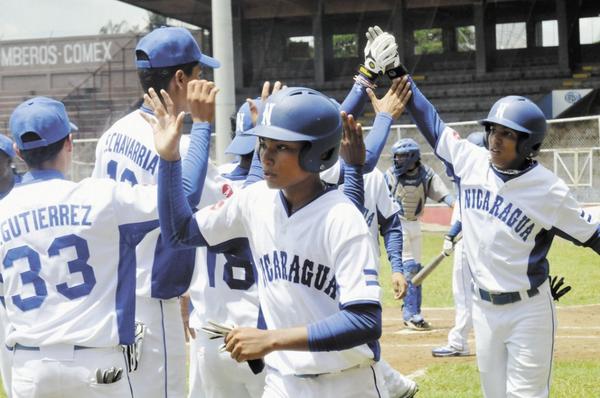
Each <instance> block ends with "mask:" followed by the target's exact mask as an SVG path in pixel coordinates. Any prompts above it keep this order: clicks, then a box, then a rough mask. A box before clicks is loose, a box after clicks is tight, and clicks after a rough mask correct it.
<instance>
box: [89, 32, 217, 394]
mask: <svg viewBox="0 0 600 398" xmlns="http://www.w3.org/2000/svg"><path fill="white" fill-rule="evenodd" d="M135 55H136V65H137V68H138V76H139V78H140V83H141V85H142V88H143V89H144V91H148V90H149V88H150V87H153V88H154V89H155V90H156V93H157V94H158V95H161V94H160V93H161V90H164V91H166V92H167V93H169V96H170V98H171V99H172V102H173V106H174V108H175V112H176V113H179V112H181V111H184V112H191V113H192V118H193V119H194V122H199V121H200V119H198V116H202V112H203V111H202V109H200V108H202V104H201V103H196V105H197V108H198V109H194V107H193V106H192V105H191V104H193V103H192V102H189V101H188V100H187V97H190V96H192V95H195V94H198V93H199V92H205V94H206V95H205V97H207V96H208V92H209V91H211V90H213V91H214V90H215V88H214V84H213V83H210V82H206V81H199V78H200V76H201V73H202V72H201V71H202V68H203V67H209V68H215V67H218V66H219V62H218V61H217V60H215V59H213V58H211V57H208V56H206V55H205V54H202V52H201V50H200V47H199V46H198V43H197V42H196V40H195V39H194V38H193V36H192V35H191V34H190V33H189V31H187V30H186V29H184V28H171V27H163V28H158V29H155V30H154V31H152V32H150V33H149V34H147V35H146V36H144V37H143V38H142V39H141V40H140V41H139V43H138V44H137V47H136V54H135ZM190 83H191V84H192V86H193V87H194V88H193V89H192V91H193V92H190V89H188V85H189V84H190ZM142 114H148V115H150V114H152V111H151V110H150V108H149V107H148V105H147V104H146V103H144V104H143V105H142V106H141V108H140V109H138V110H135V111H133V112H131V113H130V114H128V115H126V116H125V117H123V118H121V119H120V120H118V121H117V122H116V123H115V124H114V125H113V126H111V127H110V128H109V129H108V130H107V131H106V132H105V133H104V134H103V135H102V136H101V137H100V139H99V141H98V144H97V147H96V164H95V167H94V171H93V176H94V177H98V178H100V177H109V178H112V179H116V180H118V181H127V182H130V183H131V184H133V185H135V184H138V183H139V184H155V183H156V176H157V172H158V160H159V156H158V154H157V153H156V151H155V150H154V143H153V139H152V135H153V134H152V127H151V126H150V125H149V124H148V122H147V121H146V120H145V119H144V118H143V117H142ZM207 117H210V116H207V115H203V116H202V120H205V121H206V120H210V119H208V118H207ZM186 138H187V137H186ZM188 142H189V141H188V140H182V152H183V153H186V152H187V151H186V148H187V146H188ZM207 174H208V175H207V179H208V181H207V182H206V183H205V184H204V186H205V187H207V188H209V191H210V192H219V191H221V189H220V186H219V185H220V184H221V183H222V181H221V179H220V177H219V175H218V171H217V170H216V168H215V167H214V166H212V165H211V166H210V167H209V169H208V173H207ZM212 188H214V190H213V189H212ZM223 188H224V189H223V190H222V192H223V193H224V194H228V193H229V189H228V188H225V185H224V184H223ZM195 195H197V197H198V198H199V197H200V192H199V191H198V192H196V193H195V194H194V195H193V196H195ZM223 197H224V196H223V194H221V195H217V196H215V197H212V198H210V197H207V195H205V194H202V200H203V201H205V203H213V202H216V201H218V200H219V199H221V198H223ZM194 202H195V203H197V202H198V200H195V201H192V203H194ZM145 232H147V233H146V235H145V236H144V237H143V239H142V240H141V242H140V244H139V246H138V249H137V252H136V261H137V265H138V272H137V286H136V297H137V298H136V320H137V321H139V322H141V323H143V324H144V326H145V334H144V337H143V344H142V353H141V359H140V364H139V367H138V369H137V370H136V371H135V372H132V374H131V379H132V384H133V386H134V392H135V394H136V395H138V396H144V397H166V396H167V395H168V396H169V397H183V396H185V385H186V383H185V375H186V367H185V361H186V354H185V337H184V330H183V327H182V318H181V313H180V308H179V303H178V299H177V297H178V296H180V295H182V294H183V293H184V292H185V291H186V290H187V289H188V287H189V283H190V281H191V278H192V274H193V269H194V260H195V251H194V250H183V251H177V252H173V251H172V250H168V249H167V248H166V247H164V245H163V243H162V240H161V239H160V237H159V234H160V231H159V229H158V228H154V229H150V230H148V231H145ZM163 262H167V263H171V262H173V263H178V264H179V268H178V269H179V271H178V272H177V273H161V272H160V270H161V269H164V268H163V267H161V263H163Z"/></svg>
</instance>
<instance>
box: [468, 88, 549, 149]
mask: <svg viewBox="0 0 600 398" xmlns="http://www.w3.org/2000/svg"><path fill="white" fill-rule="evenodd" d="M479 123H481V124H483V125H484V126H486V132H487V133H486V135H485V144H486V145H485V146H486V147H488V137H489V125H490V124H492V123H495V124H499V125H502V126H504V127H508V128H510V129H513V130H515V131H518V132H520V133H522V134H521V136H520V137H519V141H518V142H517V157H518V158H519V159H521V160H524V159H526V158H532V157H535V156H537V155H538V154H539V153H540V149H541V147H542V142H543V141H544V137H546V117H545V116H544V113H543V112H542V110H541V109H540V108H539V107H538V106H537V105H536V104H534V103H533V102H531V100H529V99H527V98H525V97H520V96H517V95H509V96H508V97H504V98H500V99H499V100H498V101H496V103H495V104H494V106H492V109H491V110H490V113H489V114H488V117H487V118H485V119H483V120H481V121H480V122H479Z"/></svg>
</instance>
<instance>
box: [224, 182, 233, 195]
mask: <svg viewBox="0 0 600 398" xmlns="http://www.w3.org/2000/svg"><path fill="white" fill-rule="evenodd" d="M221 193H222V194H223V196H225V197H226V198H228V197H230V196H231V195H233V188H231V185H229V184H223V186H222V187H221Z"/></svg>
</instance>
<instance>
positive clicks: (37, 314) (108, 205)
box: [0, 172, 158, 347]
mask: <svg viewBox="0 0 600 398" xmlns="http://www.w3.org/2000/svg"><path fill="white" fill-rule="evenodd" d="M44 176H46V177H48V176H50V177H51V178H52V179H47V178H46V179H44V180H35V181H34V182H30V183H26V184H23V185H18V186H17V187H15V188H14V189H13V190H12V192H11V193H10V194H9V195H8V196H7V197H6V198H4V200H3V201H2V206H1V207H0V230H1V236H2V238H1V242H2V244H1V245H0V258H1V259H2V264H3V265H2V273H1V276H2V282H3V283H2V284H1V285H0V286H1V291H2V296H3V300H4V302H5V305H6V310H7V314H8V318H9V321H10V323H11V326H12V327H11V329H10V331H9V333H8V335H7V338H6V343H7V345H9V346H13V345H14V344H15V343H19V344H22V345H26V346H45V345H50V344H61V343H62V344H72V345H81V346H87V347H111V346H116V345H117V344H119V343H125V344H127V343H132V342H133V331H134V314H133V312H134V311H133V308H134V299H135V294H134V292H135V263H134V262H133V261H132V259H133V258H135V257H134V251H133V248H134V247H135V246H132V244H133V245H134V244H135V242H132V240H135V236H136V233H137V231H138V230H139V229H140V228H143V227H144V225H145V224H147V223H148V222H154V221H155V220H156V219H157V218H158V214H157V210H156V199H155V197H156V188H155V187H148V186H142V185H138V186H136V187H134V188H132V187H130V186H129V185H128V184H120V183H115V182H114V181H111V180H94V179H85V180H83V181H81V182H80V183H75V182H72V181H67V180H63V179H61V178H60V177H61V176H60V173H58V172H53V173H52V174H49V172H44ZM153 220H154V221H153Z"/></svg>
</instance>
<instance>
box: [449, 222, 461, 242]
mask: <svg viewBox="0 0 600 398" xmlns="http://www.w3.org/2000/svg"><path fill="white" fill-rule="evenodd" d="M460 231H462V222H460V221H456V222H455V223H454V224H452V226H451V227H450V230H449V231H448V233H447V234H446V236H449V237H450V238H455V237H456V235H458V234H459V233H460Z"/></svg>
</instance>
